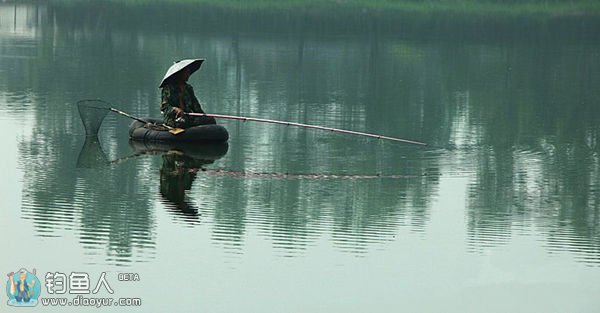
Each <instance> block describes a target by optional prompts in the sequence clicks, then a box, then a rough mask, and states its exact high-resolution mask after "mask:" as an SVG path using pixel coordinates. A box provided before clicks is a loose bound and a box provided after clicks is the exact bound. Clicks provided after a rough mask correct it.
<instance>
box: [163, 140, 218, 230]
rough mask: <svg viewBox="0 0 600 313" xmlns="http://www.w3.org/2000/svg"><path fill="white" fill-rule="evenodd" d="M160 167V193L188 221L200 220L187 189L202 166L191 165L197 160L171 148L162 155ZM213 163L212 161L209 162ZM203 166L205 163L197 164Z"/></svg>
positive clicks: (190, 186)
mask: <svg viewBox="0 0 600 313" xmlns="http://www.w3.org/2000/svg"><path fill="white" fill-rule="evenodd" d="M162 160H163V163H162V167H161V168H160V194H161V195H162V196H163V198H164V199H166V200H168V201H169V202H171V204H172V205H173V208H174V209H176V210H177V211H178V212H180V214H181V215H182V216H184V217H185V219H186V220H188V221H194V220H198V209H196V208H195V207H194V206H193V205H192V204H191V203H190V202H189V201H188V200H187V199H186V191H188V190H190V189H191V188H192V183H193V182H194V180H195V179H196V175H197V172H198V170H201V167H193V166H191V165H192V163H197V162H194V161H195V160H194V159H193V158H191V157H188V156H186V155H185V154H183V152H181V151H178V150H170V151H169V152H167V153H165V154H163V156H162ZM208 163H211V162H208ZM196 165H200V166H202V165H203V164H196Z"/></svg>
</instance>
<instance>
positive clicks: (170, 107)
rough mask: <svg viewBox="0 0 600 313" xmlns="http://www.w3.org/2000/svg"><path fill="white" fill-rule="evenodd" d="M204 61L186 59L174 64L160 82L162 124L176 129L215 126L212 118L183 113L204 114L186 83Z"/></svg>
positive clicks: (191, 89)
mask: <svg viewBox="0 0 600 313" xmlns="http://www.w3.org/2000/svg"><path fill="white" fill-rule="evenodd" d="M203 62H204V59H187V60H181V61H177V62H175V63H174V64H173V65H172V66H171V67H170V68H169V70H167V73H166V74H165V77H164V78H163V80H162V81H161V82H160V88H161V102H160V111H161V113H162V114H163V116H164V118H163V123H164V124H165V125H168V126H171V127H176V128H188V127H192V126H197V125H204V124H216V121H215V119H214V118H212V117H206V116H189V115H186V114H185V113H204V111H203V110H202V107H201V106H200V102H199V101H198V99H197V98H196V96H195V95H194V89H193V88H192V86H191V85H190V84H188V83H187V81H188V79H189V78H190V75H192V74H193V73H194V72H195V71H197V70H198V69H199V68H200V65H202V63H203Z"/></svg>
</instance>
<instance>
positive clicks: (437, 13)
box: [47, 0, 600, 41]
mask: <svg viewBox="0 0 600 313" xmlns="http://www.w3.org/2000/svg"><path fill="white" fill-rule="evenodd" d="M47 1H48V3H49V5H50V10H51V11H52V12H54V13H53V14H55V15H56V16H57V17H59V19H58V20H59V21H62V22H63V23H68V24H77V25H80V26H81V25H103V24H106V25H111V27H123V28H128V29H132V28H138V29H146V30H156V31H181V30H188V31H193V32H196V33H198V32H223V31H225V32H232V33H236V32H256V33H287V34H308V33H314V34H327V35H344V36H362V35H368V36H372V35H376V36H386V37H395V38H403V39H416V40H422V39H440V40H473V41H489V40H521V41H532V40H562V41H565V40H588V41H589V40H592V41H595V40H597V32H598V30H599V29H600V1H598V2H596V1H588V0H579V1H570V2H562V1H561V2H558V1H546V2H543V1H534V0H525V1H518V0H514V1H516V2H515V3H509V4H503V3H502V2H499V1H498V0H489V1H474V0H446V1H442V0H439V1H433V0H432V1H392V0H389V1H384V0H370V1H360V0H280V1H274V0H255V1H242V0H47ZM511 1H512V0H511Z"/></svg>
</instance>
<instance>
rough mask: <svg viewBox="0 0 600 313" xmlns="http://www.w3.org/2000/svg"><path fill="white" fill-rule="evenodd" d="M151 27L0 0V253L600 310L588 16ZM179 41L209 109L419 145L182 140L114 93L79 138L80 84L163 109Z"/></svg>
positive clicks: (318, 306) (229, 285) (316, 308)
mask: <svg viewBox="0 0 600 313" xmlns="http://www.w3.org/2000/svg"><path fill="white" fill-rule="evenodd" d="M115 25H117V26H115ZM163 28H164V29H162V30H156V25H152V24H151V23H147V24H143V23H142V24H135V26H134V25H130V27H125V26H122V24H114V23H112V22H111V21H110V19H109V18H108V17H106V16H102V14H99V15H98V16H97V18H95V19H87V20H86V22H77V18H76V17H74V16H69V15H68V14H66V13H61V11H60V10H55V9H54V8H51V7H47V6H35V5H28V6H23V5H17V6H15V5H13V4H1V5H0V112H1V114H0V121H1V123H0V130H1V133H2V135H1V136H0V144H1V145H2V148H3V151H2V153H1V154H0V170H1V171H2V174H3V176H4V178H3V179H2V182H1V183H0V184H1V186H2V188H0V199H2V203H1V210H0V232H1V234H2V237H3V238H4V239H5V240H4V245H3V251H4V253H3V254H2V256H3V257H2V258H0V269H2V271H4V274H3V275H5V274H7V273H9V272H11V271H16V270H18V269H20V268H23V267H24V268H27V269H29V270H32V269H33V268H35V269H36V270H37V272H38V277H40V279H41V280H42V283H43V281H44V274H45V273H47V272H63V273H67V274H68V273H72V272H87V273H89V275H90V277H91V280H92V283H93V284H95V283H96V281H97V279H98V277H99V276H100V274H101V273H102V272H106V273H107V278H108V280H109V282H110V283H111V287H112V288H113V289H114V291H115V294H114V295H110V294H108V293H106V292H105V291H102V292H100V293H99V294H97V295H94V296H97V297H100V296H103V297H139V298H141V299H142V301H143V304H142V307H140V308H128V310H131V309H133V310H138V311H142V312H164V311H166V310H173V309H176V310H177V311H181V312H198V311H201V312H396V311H407V312H598V310H599V307H598V300H597V299H598V294H599V292H600V208H599V205H600V185H599V183H600V180H599V178H600V176H599V175H600V154H599V153H600V146H599V142H598V137H599V136H600V128H599V126H598V125H600V123H599V121H600V120H599V118H600V109H599V108H598V99H600V89H598V88H597V87H598V85H599V84H600V62H599V60H600V52H599V51H600V49H599V48H600V43H599V42H598V41H597V39H591V40H585V39H580V40H568V38H565V39H564V40H563V39H561V38H552V39H548V37H547V36H541V37H544V38H546V39H544V40H541V39H540V40H539V41H531V40H520V39H519V38H514V39H506V38H503V39H502V40H498V41H495V40H493V38H492V39H489V38H488V39H487V40H485V41H478V40H454V39H453V40H444V39H435V38H432V39H427V40H408V39H403V38H397V37H394V36H389V35H385V34H383V35H382V34H378V33H377V32H376V31H374V33H373V34H367V35H355V36H348V35H343V36H342V35H336V34H335V33H334V34H327V33H325V34H317V33H314V32H307V33H303V32H292V33H289V32H285V33H284V34H282V33H281V32H277V31H275V30H274V31H273V32H272V33H265V32H248V31H243V28H240V29H237V30H236V31H231V30H230V28H235V27H234V26H231V27H229V28H227V29H226V30H206V29H202V30H198V31H195V30H194V29H189V30H187V31H185V32H178V31H177V28H176V27H172V26H171V25H165V26H164V27H163ZM550 38H551V37H550ZM188 57H202V58H206V60H207V61H206V62H205V64H204V65H203V67H202V69H201V70H200V71H199V72H197V73H196V74H194V75H193V76H192V78H191V80H190V83H191V84H192V85H193V86H194V88H195V90H196V93H197V95H198V96H199V98H200V99H201V101H202V103H203V106H204V108H205V109H206V110H207V111H209V112H213V113H223V114H234V115H243V116H253V117H261V118H269V119H280V120H287V121H296V122H301V123H310V124H318V125H323V126H330V127H338V128H343V129H352V130H357V131H366V132H373V133H377V134H382V135H388V136H396V137H401V138H406V139H414V140H419V141H423V142H426V143H428V144H429V146H427V147H419V146H414V145H407V144H398V143H393V142H382V141H377V140H371V139H364V138H361V137H354V136H350V135H340V134H335V133H329V132H322V131H316V130H307V129H299V128H292V127H283V126H277V125H266V124H260V123H252V122H235V121H221V124H223V125H224V126H225V127H226V128H227V129H228V130H229V132H230V136H231V139H230V141H229V143H228V145H220V146H207V147H195V148H189V147H185V149H176V148H175V147H169V146H164V145H156V144H143V143H133V142H129V140H128V134H127V127H128V125H129V123H130V121H129V120H127V119H125V118H122V117H120V116H115V115H108V116H107V118H106V119H105V120H104V122H103V126H102V129H101V132H100V135H99V138H98V140H87V141H86V137H85V131H84V129H83V126H82V124H81V120H80V117H79V114H78V112H77V110H76V107H75V103H76V102H77V101H78V100H81V99H90V98H100V99H103V100H105V101H108V102H110V103H112V104H113V106H115V107H117V108H119V109H121V110H124V111H127V112H129V113H131V114H133V115H136V116H158V115H159V105H158V103H159V96H160V94H159V89H158V88H157V85H158V83H159V81H160V79H161V78H162V76H163V75H164V72H165V71H166V69H167V68H168V67H169V66H170V64H171V63H172V62H173V61H174V60H177V59H180V58H188ZM40 273H41V274H40ZM119 273H138V274H139V275H140V278H141V281H139V282H123V281H119V280H118V274H119ZM2 277H4V276H2ZM3 281H4V280H3ZM43 296H49V295H48V294H43ZM66 296H70V295H68V294H67V295H66ZM6 300H8V299H7V297H6V295H5V294H4V293H3V294H2V295H1V296H0V302H5V301H6ZM0 306H3V308H2V311H3V312H4V311H5V310H6V309H8V311H10V312H12V310H11V309H12V308H10V307H8V306H4V304H2V303H0ZM92 309H93V310H98V309H96V308H90V310H92ZM15 310H16V309H15ZM40 310H45V311H56V312H64V311H73V312H80V311H82V310H84V309H82V308H80V307H79V308H74V307H67V308H65V307H63V308H59V307H55V308H51V307H42V308H40ZM100 310H103V311H119V307H110V308H102V309H100Z"/></svg>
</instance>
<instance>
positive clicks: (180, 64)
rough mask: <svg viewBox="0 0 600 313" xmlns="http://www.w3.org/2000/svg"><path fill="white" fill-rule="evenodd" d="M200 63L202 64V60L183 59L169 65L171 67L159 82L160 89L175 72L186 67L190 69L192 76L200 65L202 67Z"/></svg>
mask: <svg viewBox="0 0 600 313" xmlns="http://www.w3.org/2000/svg"><path fill="white" fill-rule="evenodd" d="M202 62H204V59H185V60H180V61H177V62H175V63H173V65H171V67H169V69H168V70H167V73H166V74H165V77H164V78H163V79H162V81H161V82H160V86H159V87H160V88H162V87H163V86H164V84H165V81H166V80H167V79H169V78H170V77H172V76H173V75H175V74H176V73H177V72H179V71H181V70H183V69H184V68H186V67H187V68H189V69H190V74H193V73H194V72H195V71H197V70H198V69H199V68H200V65H202Z"/></svg>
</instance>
